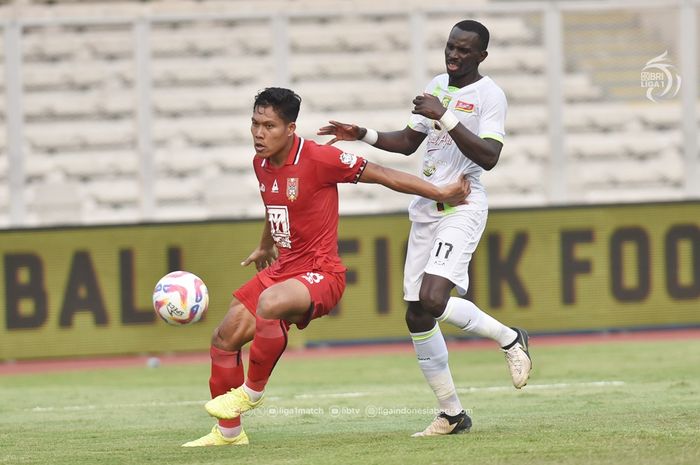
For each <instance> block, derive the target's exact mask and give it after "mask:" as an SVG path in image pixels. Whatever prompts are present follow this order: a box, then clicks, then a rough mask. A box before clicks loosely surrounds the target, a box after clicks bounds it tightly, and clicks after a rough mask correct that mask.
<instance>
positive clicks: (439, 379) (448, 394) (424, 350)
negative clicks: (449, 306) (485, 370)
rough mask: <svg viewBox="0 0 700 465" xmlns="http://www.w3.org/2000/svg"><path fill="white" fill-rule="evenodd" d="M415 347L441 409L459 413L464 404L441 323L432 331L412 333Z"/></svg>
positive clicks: (419, 362)
mask: <svg viewBox="0 0 700 465" xmlns="http://www.w3.org/2000/svg"><path fill="white" fill-rule="evenodd" d="M411 339H412V340H413V347H414V348H415V350H416V356H417V357H418V365H419V366H420V369H421V370H422V371H423V375H424V376H425V379H426V381H428V384H429V385H430V387H431V388H432V389H433V392H434V393H435V397H437V400H438V405H439V406H440V410H442V411H443V412H445V413H446V414H448V415H457V414H458V413H459V412H461V411H462V404H461V403H460V401H459V397H457V391H456V390H455V384H454V381H452V373H450V367H449V365H448V364H447V358H448V353H447V344H445V338H444V337H443V336H442V331H440V325H439V324H437V323H435V327H434V328H433V329H431V330H430V331H425V332H422V333H411Z"/></svg>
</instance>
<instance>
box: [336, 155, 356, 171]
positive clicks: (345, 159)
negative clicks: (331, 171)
mask: <svg viewBox="0 0 700 465" xmlns="http://www.w3.org/2000/svg"><path fill="white" fill-rule="evenodd" d="M340 161H341V163H344V164H346V165H348V167H350V168H352V167H353V166H355V163H357V155H353V154H352V153H347V152H343V153H341V154H340Z"/></svg>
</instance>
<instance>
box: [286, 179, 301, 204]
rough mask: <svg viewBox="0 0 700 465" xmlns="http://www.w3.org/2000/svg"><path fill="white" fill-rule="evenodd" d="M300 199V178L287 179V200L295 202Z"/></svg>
mask: <svg viewBox="0 0 700 465" xmlns="http://www.w3.org/2000/svg"><path fill="white" fill-rule="evenodd" d="M298 197H299V178H287V198H288V199H289V200H290V201H292V202H294V201H295V200H296V199H297V198H298Z"/></svg>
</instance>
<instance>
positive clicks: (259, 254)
mask: <svg viewBox="0 0 700 465" xmlns="http://www.w3.org/2000/svg"><path fill="white" fill-rule="evenodd" d="M275 260H277V248H276V247H275V246H272V247H271V248H269V249H263V248H261V247H258V248H257V249H255V250H253V252H252V253H251V254H250V255H248V258H246V259H245V260H243V261H242V262H241V266H248V265H250V264H251V263H255V268H256V269H257V270H258V271H262V270H264V269H265V268H267V267H268V266H270V265H272V264H273V263H274V262H275Z"/></svg>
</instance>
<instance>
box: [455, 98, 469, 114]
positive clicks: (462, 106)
mask: <svg viewBox="0 0 700 465" xmlns="http://www.w3.org/2000/svg"><path fill="white" fill-rule="evenodd" d="M455 110H459V111H463V112H465V113H473V112H474V104H473V103H469V102H463V101H462V100H457V103H455Z"/></svg>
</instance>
